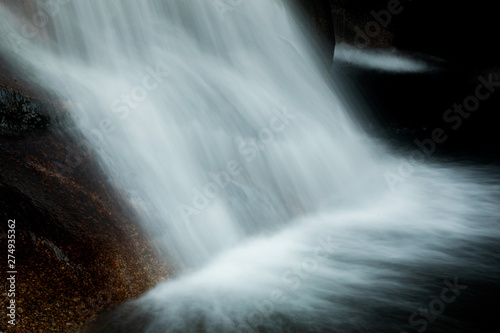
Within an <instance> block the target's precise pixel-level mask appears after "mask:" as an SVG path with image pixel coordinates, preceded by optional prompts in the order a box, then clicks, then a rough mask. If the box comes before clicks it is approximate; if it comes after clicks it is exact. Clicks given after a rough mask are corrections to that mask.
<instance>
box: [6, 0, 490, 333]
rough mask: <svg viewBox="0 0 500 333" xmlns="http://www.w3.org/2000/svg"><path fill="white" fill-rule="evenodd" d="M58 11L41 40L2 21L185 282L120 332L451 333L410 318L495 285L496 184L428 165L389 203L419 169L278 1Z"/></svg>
mask: <svg viewBox="0 0 500 333" xmlns="http://www.w3.org/2000/svg"><path fill="white" fill-rule="evenodd" d="M57 3H58V6H57V7H56V8H57V11H55V10H54V8H55V7H52V12H50V13H51V15H49V16H50V20H49V21H48V22H46V23H44V22H43V21H36V22H35V23H37V24H38V27H37V25H36V24H35V23H33V26H32V27H33V28H35V30H34V31H35V32H37V31H38V33H39V35H38V36H37V38H26V36H25V35H26V32H25V33H24V35H23V28H22V26H20V24H19V22H22V21H20V20H15V19H13V17H17V16H16V14H14V13H10V12H9V11H8V10H7V9H6V8H4V9H2V11H1V14H0V15H1V16H2V17H0V19H1V23H0V31H2V35H3V37H2V39H1V40H0V42H1V43H2V49H4V50H7V51H8V52H9V53H10V55H11V56H13V57H15V58H16V59H17V60H18V61H19V62H20V63H22V64H23V66H25V68H27V69H28V70H29V71H31V72H33V78H32V79H33V80H34V81H36V82H39V83H40V84H43V86H45V87H47V88H48V89H50V90H52V91H54V92H56V93H57V94H58V95H59V96H61V98H64V99H65V100H66V101H67V104H68V106H69V109H70V111H71V113H72V115H73V117H74V119H75V127H74V130H75V131H77V132H81V133H83V134H84V136H85V137H86V142H87V143H88V145H89V146H90V147H91V149H92V151H93V152H94V153H95V154H97V156H98V157H99V158H100V160H101V163H102V165H103V167H104V168H106V170H107V171H108V172H109V174H110V175H111V176H112V177H113V179H112V181H113V182H114V183H115V185H116V186H117V188H118V189H120V191H122V192H123V193H124V194H125V195H126V196H128V197H129V198H130V200H131V201H132V202H133V204H134V206H135V208H136V210H137V212H138V213H139V215H140V216H141V217H142V222H143V224H144V226H145V228H146V229H147V230H148V231H149V232H150V233H151V234H152V235H153V236H152V240H151V241H152V242H154V244H156V245H157V247H158V248H159V249H160V250H161V251H162V253H164V254H165V255H168V256H170V257H171V258H175V260H176V261H178V262H179V264H180V266H181V267H183V268H184V270H183V271H182V272H181V274H180V276H179V277H178V278H176V279H175V280H173V281H169V282H167V283H164V284H162V285H159V286H157V287H156V288H155V289H154V290H152V291H151V292H149V293H147V294H146V295H144V296H143V297H142V298H140V299H139V300H137V301H135V302H133V303H132V304H131V305H129V306H130V308H128V310H126V309H125V310H123V311H118V312H117V313H115V314H114V315H113V316H111V318H110V319H109V320H108V322H106V323H103V324H102V325H103V327H102V330H103V332H104V331H106V330H105V329H109V330H110V331H112V329H114V331H123V332H135V331H136V332H190V331H193V332H198V331H200V332H202V331H208V332H392V331H394V332H400V331H404V330H407V331H408V332H410V331H411V330H413V331H415V330H416V329H420V328H422V327H423V326H424V324H425V326H426V328H427V326H429V327H431V325H433V328H434V329H435V330H440V329H442V330H443V331H446V332H451V331H453V330H450V329H449V328H450V327H452V328H453V327H460V325H462V323H459V322H458V321H457V319H456V318H452V317H447V316H446V312H445V313H444V314H442V315H441V317H440V319H437V320H431V317H425V316H423V315H419V316H417V317H414V318H413V323H412V322H411V320H410V321H409V317H410V315H411V314H412V313H413V312H415V311H417V310H418V309H419V308H422V307H423V306H426V305H427V304H429V302H430V301H432V299H433V298H429V296H430V295H431V296H432V295H435V296H437V297H439V295H440V293H441V290H442V289H443V288H445V287H446V286H447V284H446V283H448V284H449V283H451V284H452V285H453V284H457V285H458V286H456V287H455V289H453V290H451V291H450V293H449V294H447V296H448V297H449V298H448V299H451V298H452V296H456V297H455V299H453V301H454V302H460V297H462V299H464V301H463V302H465V299H466V298H465V297H466V296H463V295H466V292H467V289H465V288H463V287H460V286H462V285H463V284H464V282H463V281H468V280H474V279H475V280H477V279H479V280H484V281H492V280H494V279H495V277H496V273H497V272H498V269H497V268H496V267H497V266H495V265H494V264H495V259H494V257H493V253H495V250H493V249H492V247H491V246H490V244H495V243H496V242H497V241H498V236H499V229H498V220H499V216H500V213H499V212H498V199H499V196H500V186H499V184H500V182H499V181H498V179H495V178H494V177H492V176H491V173H490V172H489V170H486V169H479V168H471V167H469V168H464V167H460V166H458V165H452V164H444V163H437V162H434V163H432V164H430V163H426V161H423V162H415V163H414V164H413V165H412V170H411V172H409V173H408V176H407V177H405V182H402V183H400V184H398V185H397V187H395V188H391V186H389V184H388V182H387V180H386V177H385V175H386V174H387V172H398V168H399V167H400V166H401V161H402V158H407V156H399V155H396V154H393V153H390V152H389V151H388V150H385V149H383V148H381V147H379V146H377V145H376V144H374V142H375V141H374V140H372V139H370V138H368V137H367V136H366V135H365V134H363V132H362V129H361V128H360V127H359V126H358V125H357V123H356V120H355V118H354V116H353V115H355V114H356V113H359V112H362V110H360V109H362V107H360V105H350V104H349V103H346V102H345V101H346V99H345V98H344V97H343V96H342V94H340V93H339V92H337V91H336V90H335V89H334V88H332V87H333V86H334V85H332V84H330V83H329V82H327V80H326V79H325V75H324V70H323V69H322V67H321V64H320V62H319V61H318V59H317V58H316V56H315V53H314V48H313V47H311V45H310V43H309V42H308V40H309V37H308V35H307V33H305V32H304V31H303V30H302V29H301V28H300V26H299V24H297V22H296V21H297V18H296V16H294V15H293V13H292V12H291V11H290V10H289V9H288V8H287V7H286V5H284V4H283V3H282V2H281V1H277V0H276V1H275V0H241V1H237V0H234V1H225V2H224V1H222V0H221V1H218V0H216V1H203V0H182V1H180V0H178V1H174V0H172V1H159V0H152V1H137V0H122V1H115V0H105V1H97V0H87V1H59V2H57ZM24 30H26V25H25V26H24ZM41 31H43V32H44V33H43V34H42V33H41ZM344 54H350V53H348V52H344ZM353 54H354V55H353V56H356V54H358V51H356V52H354V53H353ZM394 57H396V58H397V57H398V56H391V57H389V58H388V60H384V59H379V58H377V59H376V60H373V57H371V56H370V54H369V53H368V54H365V53H363V56H362V57H358V58H357V61H358V62H360V61H361V62H365V63H370V61H373V62H374V63H375V65H374V66H377V67H380V66H381V65H380V63H381V62H384V61H385V62H386V63H387V62H389V63H390V62H391V61H394V59H395V58H394ZM371 59H372V60H371ZM391 59H392V60H391ZM406 62H408V64H409V65H408V66H409V67H411V70H419V69H420V68H421V67H422V66H424V65H422V64H421V63H418V64H416V63H411V61H410V60H405V59H402V58H398V59H397V68H398V69H397V70H404V68H405V67H406V65H405V64H406ZM424 67H425V66H424ZM336 84H337V85H341V84H342V83H341V82H336ZM68 168H69V170H71V166H68ZM61 172H70V171H68V169H65V170H62V171H61ZM445 280H447V281H448V282H445ZM457 288H458V289H457ZM461 288H462V289H461ZM459 294H460V295H459ZM441 303H443V302H441ZM450 303H451V302H450ZM443 304H444V306H445V307H446V306H448V303H443ZM428 316H429V315H428ZM415 320H420V322H417V323H415ZM111 327H112V328H111ZM440 327H441V328H440ZM106 332H107V331H106Z"/></svg>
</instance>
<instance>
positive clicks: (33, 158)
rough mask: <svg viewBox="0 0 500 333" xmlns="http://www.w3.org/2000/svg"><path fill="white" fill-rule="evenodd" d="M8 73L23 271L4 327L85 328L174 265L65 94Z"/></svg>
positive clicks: (3, 201)
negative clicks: (65, 102) (66, 121)
mask: <svg viewBox="0 0 500 333" xmlns="http://www.w3.org/2000/svg"><path fill="white" fill-rule="evenodd" d="M2 66H4V64H2ZM2 74H3V75H2ZM0 77H2V79H1V80H0V83H1V85H0V91H1V93H0V96H2V99H1V102H0V118H1V126H0V211H1V220H2V223H1V224H0V243H1V248H2V249H5V251H6V249H7V234H8V231H7V230H8V224H7V221H8V220H15V232H16V233H15V235H16V243H15V245H16V247H15V254H14V255H15V260H16V262H15V263H16V265H15V269H16V271H17V272H18V273H17V275H16V295H15V301H16V325H15V326H11V325H7V322H6V320H2V321H1V323H0V330H1V331H2V332H4V331H6V332H32V333H33V332H75V331H77V330H78V329H79V328H80V327H81V326H82V325H83V324H84V323H86V322H89V321H92V320H94V319H95V318H97V316H98V315H100V314H101V313H104V312H106V311H107V310H109V309H111V308H113V307H114V306H115V305H117V304H119V303H121V302H123V301H125V300H129V299H133V298H135V297H137V296H139V295H140V294H142V293H143V292H145V291H147V290H148V289H150V288H152V287H153V286H154V285H155V284H156V283H158V282H159V281H161V280H165V279H168V278H169V276H171V274H172V272H173V271H174V268H173V266H172V265H169V264H167V263H166V262H164V261H162V260H159V259H158V256H157V253H156V250H155V249H154V248H153V247H152V246H151V245H150V244H149V242H148V237H147V235H146V233H145V232H144V231H143V229H142V228H141V226H140V225H139V224H138V222H137V221H138V217H137V216H136V215H135V213H134V212H133V211H132V210H131V209H130V208H129V205H130V203H129V202H127V200H126V199H124V198H123V197H122V196H121V195H120V194H119V193H118V192H117V191H116V190H115V189H114V188H113V186H111V185H110V184H108V183H107V181H106V180H107V179H108V178H109V177H108V176H107V175H106V174H105V173H104V172H103V170H101V169H100V167H99V165H98V162H97V161H96V160H95V159H94V157H93V156H91V155H90V154H89V153H88V151H86V150H85V147H84V145H82V144H80V143H81V140H80V139H81V138H79V137H78V134H75V133H73V132H69V131H68V130H67V128H66V127H65V126H61V123H60V120H61V119H62V118H61V115H64V112H65V111H64V110H56V108H55V107H54V105H58V103H59V102H58V101H48V100H43V99H37V98H35V97H31V96H32V94H31V93H29V92H30V91H35V90H36V89H34V88H33V87H30V85H29V84H27V83H25V84H26V86H25V87H26V89H25V90H26V91H27V92H28V93H25V92H24V91H22V90H19V89H18V88H19V84H18V81H14V79H13V76H10V75H9V73H8V72H4V73H0ZM14 77H15V76H14ZM9 82H13V84H9ZM63 118H64V117H63ZM5 251H4V253H5ZM4 259H5V261H6V257H5V258H4ZM2 267H4V266H2ZM2 276H4V278H2V283H0V288H1V289H0V292H1V294H2V297H1V306H2V308H5V307H6V306H7V305H6V302H7V301H8V299H10V298H7V292H8V290H9V286H8V283H7V280H6V276H5V272H3V273H2Z"/></svg>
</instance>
